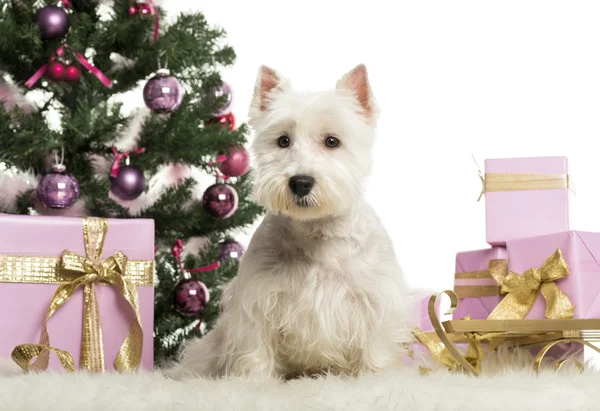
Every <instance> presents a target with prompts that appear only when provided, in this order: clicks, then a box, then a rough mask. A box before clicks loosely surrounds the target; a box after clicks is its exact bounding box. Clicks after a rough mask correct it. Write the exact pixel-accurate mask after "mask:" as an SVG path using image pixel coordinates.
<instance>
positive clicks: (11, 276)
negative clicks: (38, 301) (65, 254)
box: [0, 255, 154, 287]
mask: <svg viewBox="0 0 600 411" xmlns="http://www.w3.org/2000/svg"><path fill="white" fill-rule="evenodd" d="M60 261H61V258H60V257H31V256H15V255H0V283H28V284H67V283H70V282H71V281H73V274H72V273H69V272H66V271H63V270H61V269H60ZM125 278H127V279H128V280H129V281H130V282H131V283H132V284H133V285H135V286H137V287H140V286H151V285H153V284H154V262H153V261H144V260H136V261H131V260H129V261H127V267H126V268H125Z"/></svg>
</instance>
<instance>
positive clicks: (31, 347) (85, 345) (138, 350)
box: [12, 218, 154, 372]
mask: <svg viewBox="0 0 600 411" xmlns="http://www.w3.org/2000/svg"><path fill="white" fill-rule="evenodd" d="M107 230H108V220H106V219H98V218H85V219H84V220H83V236H84V243H85V250H86V256H85V257H84V256H81V255H78V254H75V253H73V252H70V251H64V252H63V254H62V256H61V258H60V260H59V263H58V266H57V271H56V272H55V275H56V277H57V280H58V279H64V278H73V277H74V276H76V278H75V279H72V280H71V281H69V282H66V283H62V284H61V285H60V286H59V287H58V289H57V290H56V292H55V294H54V296H53V297H52V300H51V302H50V307H49V308H48V311H47V313H46V317H45V319H44V322H43V325H42V333H41V336H40V342H39V344H22V345H19V346H17V347H16V348H15V349H14V350H13V353H12V358H13V360H14V361H15V362H16V363H17V364H18V365H19V366H20V367H21V368H23V369H24V370H25V371H28V370H30V369H34V370H38V371H41V370H45V369H47V368H48V362H49V356H50V352H51V351H54V352H56V353H57V354H58V356H59V359H60V361H61V363H62V365H63V366H64V367H65V369H67V370H68V371H73V370H74V365H73V359H72V357H71V355H70V354H69V353H67V352H66V351H62V350H58V349H56V348H53V347H51V346H50V337H49V334H48V328H47V323H48V320H49V319H50V317H52V315H53V314H54V313H55V312H56V310H58V308H60V307H61V306H62V305H63V304H64V303H66V302H67V301H68V300H69V298H71V296H72V295H73V294H74V293H75V291H76V290H77V288H79V287H81V286H83V288H84V326H83V337H82V341H81V368H82V369H83V370H85V371H93V372H101V371H104V348H103V343H102V326H101V323H100V315H99V311H98V303H97V300H96V293H95V283H97V282H99V283H103V284H109V285H112V286H114V287H116V288H117V289H118V291H119V293H120V294H121V295H122V296H123V297H124V298H125V300H126V301H127V302H128V303H129V305H130V306H131V307H132V309H133V310H134V312H135V316H136V319H135V321H134V324H133V325H132V327H131V329H130V331H129V334H128V336H127V338H126V339H125V341H124V343H123V344H122V346H121V349H120V350H119V353H118V355H117V358H116V360H115V369H116V370H117V371H121V372H127V371H135V370H137V369H138V367H139V365H140V362H141V356H142V347H143V334H142V324H141V316H140V310H139V303H138V294H137V289H136V284H134V282H133V281H131V279H130V278H128V277H127V275H126V274H127V270H128V268H130V267H134V268H135V267H138V268H139V267H140V265H141V264H142V263H145V266H146V269H145V271H151V272H152V273H153V271H154V262H153V261H136V262H133V263H134V264H133V265H130V262H129V261H128V259H127V256H125V254H123V253H122V252H120V251H119V252H117V253H115V254H114V255H113V256H111V257H109V258H107V259H106V260H102V259H101V256H102V251H103V248H104V240H105V237H106V232H107ZM29 258H36V257H29ZM42 258H43V257H42ZM145 285H151V280H150V284H145ZM35 357H37V360H36V361H35V363H33V364H30V363H31V360H32V359H34V358H35Z"/></svg>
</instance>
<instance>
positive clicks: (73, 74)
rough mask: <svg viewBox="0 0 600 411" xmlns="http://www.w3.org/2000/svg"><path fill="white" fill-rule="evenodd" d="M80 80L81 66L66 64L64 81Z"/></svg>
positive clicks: (74, 81) (73, 81) (75, 81)
mask: <svg viewBox="0 0 600 411" xmlns="http://www.w3.org/2000/svg"><path fill="white" fill-rule="evenodd" d="M79 80H81V68H79V66H78V65H76V64H69V65H68V66H66V71H65V81H66V82H67V83H77V82H79Z"/></svg>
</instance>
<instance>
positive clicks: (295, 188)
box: [290, 175, 315, 197]
mask: <svg viewBox="0 0 600 411" xmlns="http://www.w3.org/2000/svg"><path fill="white" fill-rule="evenodd" d="M314 185H315V179H314V178H312V177H311V176H302V175H300V176H293V177H291V178H290V188H291V189H292V193H294V194H296V195H297V196H298V197H304V196H305V195H307V194H308V193H310V190H312V188H313V186H314Z"/></svg>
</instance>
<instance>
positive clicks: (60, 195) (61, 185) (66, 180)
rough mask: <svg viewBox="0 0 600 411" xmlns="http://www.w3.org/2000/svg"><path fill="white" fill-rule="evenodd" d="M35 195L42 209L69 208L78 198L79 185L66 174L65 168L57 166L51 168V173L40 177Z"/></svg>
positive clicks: (73, 178)
mask: <svg viewBox="0 0 600 411" xmlns="http://www.w3.org/2000/svg"><path fill="white" fill-rule="evenodd" d="M36 193H37V198H38V199H39V200H40V201H41V202H42V204H43V205H44V207H48V208H56V209H62V208H69V207H71V206H72V205H73V204H75V202H76V201H77V199H78V198H79V183H78V182H77V179H76V178H75V177H73V176H72V175H71V174H69V173H67V169H66V167H65V166H63V165H60V164H57V165H55V166H54V167H53V168H52V172H50V173H48V174H46V175H45V176H43V177H42V179H41V180H40V183H39V184H38V186H37V190H36Z"/></svg>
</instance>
